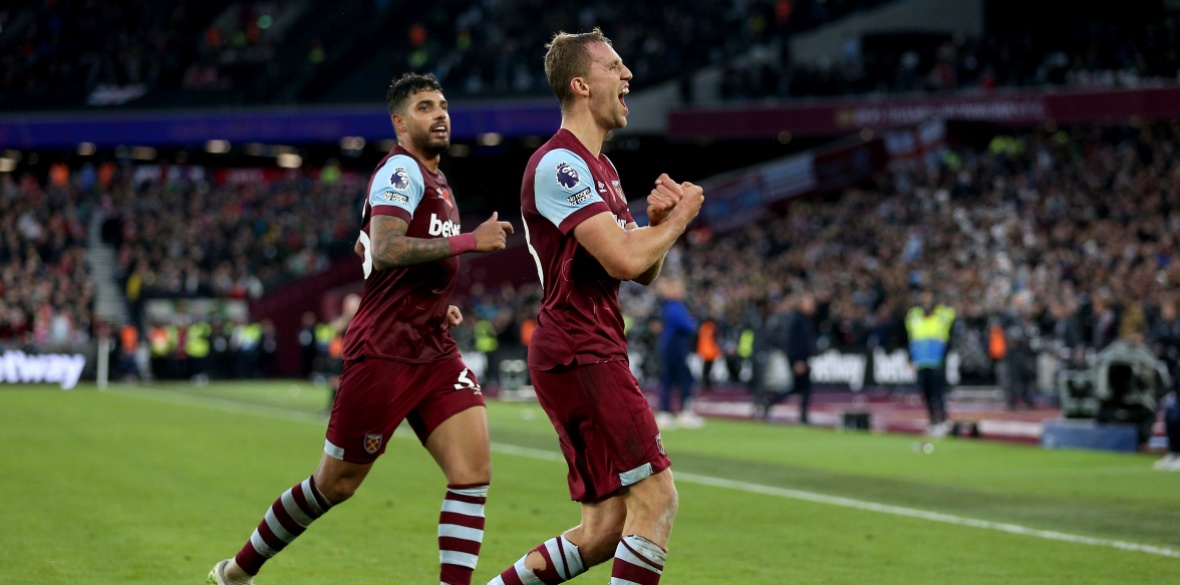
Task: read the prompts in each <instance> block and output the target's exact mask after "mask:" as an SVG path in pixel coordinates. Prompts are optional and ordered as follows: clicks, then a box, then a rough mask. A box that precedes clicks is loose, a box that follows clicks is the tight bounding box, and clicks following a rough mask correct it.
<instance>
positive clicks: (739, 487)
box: [107, 386, 1180, 559]
mask: <svg viewBox="0 0 1180 585" xmlns="http://www.w3.org/2000/svg"><path fill="white" fill-rule="evenodd" d="M107 392H109V393H112V394H117V395H120V396H127V397H131V398H143V399H148V400H154V401H159V402H166V403H170V404H182V405H191V406H202V407H205V408H212V409H216V410H221V411H225V412H232V413H235V414H248V415H255V416H263V417H267V418H278V419H283V420H288V421H293V422H315V423H319V424H324V422H325V417H324V416H323V415H320V414H312V413H309V412H306V411H301V410H294V409H286V408H279V407H273V406H264V405H260V404H251V403H247V402H239V401H236V400H229V399H224V398H215V397H211V396H202V395H196V394H186V393H182V392H178V391H175V390H164V389H157V388H149V387H144V386H137V387H121V388H118V389H116V390H110V389H108V390H107ZM395 436H401V438H407V437H412V436H413V435H412V434H404V433H397V434H396V435H395ZM491 446H492V451H494V452H496V453H501V454H504V455H512V456H516V457H527V458H530V459H539V460H542V461H550V462H554V463H560V462H564V461H565V458H564V457H563V456H562V455H561V453H559V452H557V451H549V450H545V449H534V448H530V447H521V446H518V445H509V444H505V443H495V442H493V443H492V445H491ZM675 475H676V481H678V482H685V483H692V484H697V485H704V486H709V487H717V488H725V489H731V490H735V491H741V492H746V493H750V494H757V495H764V496H774V497H779V498H785V499H791V500H798V501H803V502H811V503H815V504H824V505H829V506H839V507H842V508H850V509H854V510H862V511H866V512H876V513H879V514H889V515H892V516H900V517H904V518H916V519H919V520H926V521H929V522H939V523H942V524H950V525H954V526H965V527H969V528H979V529H982V530H994V531H997V532H1005V533H1008V534H1016V535H1020V536H1029V537H1033V538H1040V539H1043V540H1052V541H1057V542H1066V543H1071V544H1084V545H1089V546H1101V547H1106V548H1114V549H1118V550H1125V551H1132V552H1139V553H1146V554H1152V555H1157V556H1163V557H1170V558H1174V559H1180V551H1178V550H1175V549H1171V548H1167V547H1163V546H1155V545H1150V544H1143V543H1138V542H1128V541H1124V540H1112V539H1107V538H1096V537H1092V536H1083V535H1080V534H1070V533H1068V532H1059V531H1056V530H1042V529H1039V528H1030V527H1028V526H1021V525H1019V524H1011V523H1007V522H993V521H991V520H981V519H978V518H969V517H966V516H957V515H954V514H945V513H942V512H931V511H929V510H920V509H918V508H907V507H905V506H894V505H890V504H880V503H877V502H870V501H867V500H857V499H854V498H845V497H841V496H830V495H826V494H821V493H816V492H809V491H805V490H796V489H790V488H782V487H776V486H769V485H762V484H757V483H750V482H745V481H738V480H733V479H725V478H720V477H712V476H709V475H700V474H696V473H689V472H684V471H676V472H675Z"/></svg>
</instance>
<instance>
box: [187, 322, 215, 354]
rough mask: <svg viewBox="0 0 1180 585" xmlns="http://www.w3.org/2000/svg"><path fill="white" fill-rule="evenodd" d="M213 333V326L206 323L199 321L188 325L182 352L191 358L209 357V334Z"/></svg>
mask: <svg viewBox="0 0 1180 585" xmlns="http://www.w3.org/2000/svg"><path fill="white" fill-rule="evenodd" d="M212 334H213V327H212V326H210V325H209V324H208V323H205V322H199V323H193V324H192V325H189V326H188V330H187V332H186V333H185V339H184V353H186V354H188V357H191V358H198V359H199V358H205V357H209V336H210V335H212Z"/></svg>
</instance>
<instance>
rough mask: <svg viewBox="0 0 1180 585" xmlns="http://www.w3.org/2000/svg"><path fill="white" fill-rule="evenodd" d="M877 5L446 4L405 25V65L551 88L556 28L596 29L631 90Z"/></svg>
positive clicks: (447, 77)
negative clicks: (548, 56) (631, 82)
mask: <svg viewBox="0 0 1180 585" xmlns="http://www.w3.org/2000/svg"><path fill="white" fill-rule="evenodd" d="M881 3H883V2H882V1H881V0H878V1H873V2H851V1H848V0H832V1H829V2H824V1H818V0H748V1H735V0H703V1H701V0H698V1H689V0H674V1H670V2H660V3H636V2H622V1H618V0H612V1H608V2H598V3H592V4H587V3H584V2H571V1H568V0H563V1H560V2H551V1H550V2H541V1H538V0H482V1H480V2H469V1H460V0H449V1H447V2H441V3H437V4H436V6H435V9H434V11H433V14H434V15H436V16H437V18H427V19H425V20H424V21H423V22H420V23H416V24H414V25H413V26H412V27H411V30H410V42H411V47H412V51H411V53H410V55H409V62H408V65H410V66H411V67H414V68H416V69H426V70H432V71H434V72H435V73H436V74H437V75H438V76H439V78H440V79H441V80H442V81H443V84H444V85H445V86H447V87H453V88H455V90H458V91H462V92H464V93H469V94H509V93H513V94H519V93H522V92H523V93H535V94H544V93H548V92H549V85H548V82H547V81H546V80H545V74H544V71H543V70H542V68H541V66H540V65H541V63H542V60H543V57H544V54H545V48H544V46H545V43H547V42H548V41H549V40H550V38H551V37H552V35H553V33H554V32H556V31H559V30H566V31H588V30H590V29H591V28H593V27H596V26H597V27H600V28H602V30H603V31H604V32H605V33H606V35H607V36H608V37H610V38H611V40H612V41H613V42H614V44H615V46H616V47H619V48H620V52H621V53H624V58H625V60H626V62H627V65H628V67H630V68H631V70H632V71H633V72H634V74H635V78H636V83H637V86H646V85H651V84H655V83H658V82H662V81H667V80H669V79H675V78H678V77H681V76H683V75H685V74H687V73H689V72H692V71H694V70H696V69H698V68H700V67H703V66H706V65H709V64H711V63H716V62H719V61H721V60H722V59H725V58H728V57H732V56H735V55H739V54H741V53H743V52H745V51H746V50H747V48H748V47H749V46H751V45H753V44H758V43H764V42H768V41H769V40H770V39H772V38H774V37H775V36H776V35H781V34H783V33H784V32H785V31H786V30H787V28H788V23H789V26H790V27H791V29H792V30H805V29H807V28H812V27H815V26H818V25H819V24H822V23H824V22H827V21H829V20H831V19H835V18H839V17H842V16H845V15H847V14H849V13H851V12H854V11H856V10H863V9H866V8H870V7H872V6H875V5H877V4H881Z"/></svg>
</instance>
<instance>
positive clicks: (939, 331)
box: [905, 305, 955, 368]
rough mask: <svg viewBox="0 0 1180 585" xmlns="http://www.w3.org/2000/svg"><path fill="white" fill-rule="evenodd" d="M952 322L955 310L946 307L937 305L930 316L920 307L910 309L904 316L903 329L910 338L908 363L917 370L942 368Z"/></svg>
mask: <svg viewBox="0 0 1180 585" xmlns="http://www.w3.org/2000/svg"><path fill="white" fill-rule="evenodd" d="M954 322H955V310H954V309H952V308H950V307H948V306H946V305H938V306H937V307H935V308H934V310H933V311H931V312H930V314H926V309H924V308H922V307H914V308H912V309H910V312H909V313H907V314H906V316H905V329H906V332H907V333H909V336H910V361H912V362H914V365H915V366H917V367H918V368H939V367H942V361H943V359H945V358H946V348H947V342H948V341H949V340H950V338H951V326H952V325H953V324H954Z"/></svg>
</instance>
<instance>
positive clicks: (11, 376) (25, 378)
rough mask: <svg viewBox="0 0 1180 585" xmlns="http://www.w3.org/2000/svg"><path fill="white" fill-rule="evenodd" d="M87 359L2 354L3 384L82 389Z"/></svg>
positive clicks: (0, 377) (0, 373) (0, 375)
mask: <svg viewBox="0 0 1180 585" xmlns="http://www.w3.org/2000/svg"><path fill="white" fill-rule="evenodd" d="M85 368H86V356H84V355H82V354H60V353H49V354H35V353H25V352H23V351H19V350H8V351H5V352H4V353H3V354H0V384H58V385H60V386H61V389H62V390H69V389H71V388H73V387H74V386H77V385H78V380H79V379H80V378H81V377H82V370H83V369H85Z"/></svg>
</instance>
